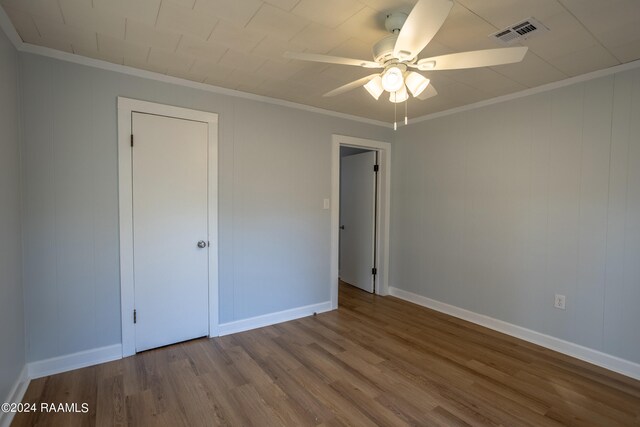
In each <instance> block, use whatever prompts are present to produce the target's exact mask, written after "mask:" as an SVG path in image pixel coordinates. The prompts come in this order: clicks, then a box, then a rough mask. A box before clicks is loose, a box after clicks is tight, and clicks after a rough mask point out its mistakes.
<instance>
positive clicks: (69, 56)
mask: <svg viewBox="0 0 640 427" xmlns="http://www.w3.org/2000/svg"><path fill="white" fill-rule="evenodd" d="M0 9H2V8H0ZM16 48H17V49H18V50H19V51H21V52H25V53H31V54H34V55H40V56H46V57H49V58H53V59H59V60H61V61H66V62H72V63H74V64H79V65H85V66H87V67H93V68H100V69H102V70H108V71H114V72H116V73H122V74H127V75H130V76H136V77H141V78H145V79H149V80H156V81H160V82H164V83H170V84H174V85H178V86H185V87H189V88H193V89H199V90H203V91H206V92H212V93H217V94H220V95H227V96H233V97H236V98H243V99H249V100H252V101H258V102H265V103H268V104H273V105H279V106H282V107H288V108H295V109H297V110H303V111H309V112H312V113H317V114H323V115H327V116H332V117H338V118H341V119H346V120H352V121H355V122H361V123H367V124H370V125H375V126H382V127H386V128H389V127H391V124H390V123H387V122H383V121H380V120H374V119H368V118H366V117H360V116H354V115H351V114H346V113H339V112H337V111H331V110H325V109H323V108H319V107H312V106H310V105H304V104H298V103H297V102H292V101H285V100H284V99H278V98H272V97H269V96H264V95H256V94H254V93H248V92H242V91H239V90H234V89H227V88H224V87H219V86H214V85H211V84H208V83H200V82H195V81H192V80H187V79H182V78H179V77H174V76H168V75H166V74H160V73H156V72H153V71H148V70H141V69H139V68H133V67H128V66H126V65H120V64H114V63H112V62H107V61H102V60H100V59H94V58H88V57H86V56H80V55H75V54H73V53H69V52H64V51H61V50H56V49H51V48H48V47H44V46H37V45H33V44H30V43H21V45H20V47H17V46H16Z"/></svg>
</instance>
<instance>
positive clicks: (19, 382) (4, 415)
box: [0, 365, 30, 427]
mask: <svg viewBox="0 0 640 427" xmlns="http://www.w3.org/2000/svg"><path fill="white" fill-rule="evenodd" d="M29 382H30V380H29V377H28V375H27V365H25V366H23V367H22V371H20V374H19V375H18V378H16V382H15V383H14V384H13V387H11V390H10V391H9V394H8V395H7V397H6V398H5V400H3V401H2V402H0V403H5V402H7V403H20V402H22V398H23V397H24V393H25V392H26V391H27V387H29ZM15 415H16V413H15V412H2V411H0V427H9V426H10V425H11V421H13V417H14V416H15Z"/></svg>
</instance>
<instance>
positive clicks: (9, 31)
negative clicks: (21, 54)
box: [0, 7, 24, 51]
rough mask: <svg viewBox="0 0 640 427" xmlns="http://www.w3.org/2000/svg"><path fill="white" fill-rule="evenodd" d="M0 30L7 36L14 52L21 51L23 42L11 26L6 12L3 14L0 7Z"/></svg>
mask: <svg viewBox="0 0 640 427" xmlns="http://www.w3.org/2000/svg"><path fill="white" fill-rule="evenodd" d="M0 28H1V29H2V31H4V33H5V34H6V35H7V37H8V38H9V40H10V41H11V43H12V44H13V46H14V47H15V48H16V50H19V51H22V49H23V47H24V42H23V41H22V38H21V37H20V35H19V34H18V32H17V31H16V28H15V27H14V26H13V23H12V22H11V19H10V18H9V16H8V15H7V12H5V11H4V9H3V8H2V7H0Z"/></svg>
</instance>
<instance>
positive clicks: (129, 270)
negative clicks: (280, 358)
mask: <svg viewBox="0 0 640 427" xmlns="http://www.w3.org/2000/svg"><path fill="white" fill-rule="evenodd" d="M136 113H147V114H153V115H157V116H164V117H167V118H174V119H184V120H191V121H195V122H201V123H204V125H202V126H205V127H206V129H207V130H206V138H207V142H206V145H207V149H206V153H205V154H204V160H203V161H204V162H206V164H207V167H206V170H207V172H206V184H205V185H206V192H207V197H206V199H207V201H206V204H207V205H206V229H205V232H206V233H205V234H206V235H205V236H203V237H204V238H202V237H200V238H198V239H197V240H196V241H194V242H192V248H193V249H189V250H194V251H195V250H196V249H199V248H197V246H196V244H197V241H198V240H205V241H208V242H209V244H210V245H209V246H208V248H206V249H205V251H204V256H203V258H205V260H206V261H205V262H206V264H207V268H206V271H207V273H206V276H207V277H206V283H207V292H206V295H205V296H204V300H205V301H206V305H207V310H206V317H207V327H206V329H205V330H204V333H203V335H207V334H208V335H209V336H217V335H218V148H217V145H218V115H217V114H215V113H209V112H203V111H197V110H190V109H186V108H181V107H173V106H168V105H162V104H156V103H151V102H146V101H139V100H133V99H129V98H123V97H119V98H118V178H119V185H118V188H119V219H120V291H121V319H122V355H123V357H126V356H130V355H133V354H135V352H136V325H135V324H134V323H133V310H134V301H135V298H134V297H135V287H134V282H135V277H134V215H133V214H134V210H133V209H134V206H133V190H134V186H133V175H132V170H133V158H132V152H133V150H134V149H135V147H134V148H133V149H132V147H131V135H132V126H131V125H132V118H133V116H134V114H136ZM134 141H135V140H134ZM134 145H135V142H134ZM207 233H208V234H207ZM199 253H200V254H201V253H203V252H199ZM140 316H141V317H140V321H141V322H142V317H144V316H145V314H144V313H140ZM199 323H200V324H201V322H199ZM198 333H200V332H198Z"/></svg>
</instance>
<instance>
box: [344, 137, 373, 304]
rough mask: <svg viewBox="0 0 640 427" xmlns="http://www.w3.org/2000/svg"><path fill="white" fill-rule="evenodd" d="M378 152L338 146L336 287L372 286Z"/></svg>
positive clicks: (365, 288) (364, 287)
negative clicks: (338, 280)
mask: <svg viewBox="0 0 640 427" xmlns="http://www.w3.org/2000/svg"><path fill="white" fill-rule="evenodd" d="M378 169H379V167H378V152H377V151H376V150H370V149H367V148H359V147H349V146H341V147H340V238H339V244H338V250H339V258H338V276H339V279H340V286H344V285H350V286H354V287H356V288H359V289H362V290H363V291H366V292H369V293H374V292H375V287H376V275H377V269H376V252H377V247H376V244H377V239H376V234H377V224H376V217H377V209H378V207H377V199H378Z"/></svg>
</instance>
